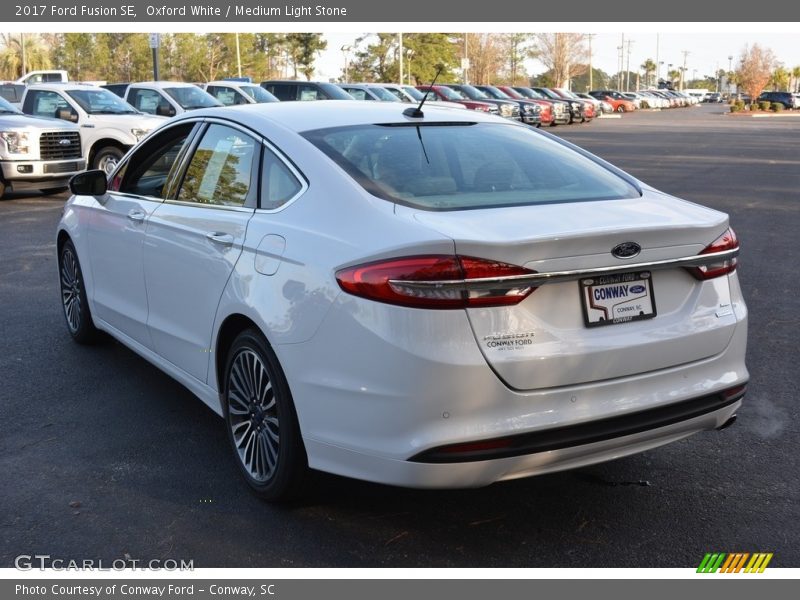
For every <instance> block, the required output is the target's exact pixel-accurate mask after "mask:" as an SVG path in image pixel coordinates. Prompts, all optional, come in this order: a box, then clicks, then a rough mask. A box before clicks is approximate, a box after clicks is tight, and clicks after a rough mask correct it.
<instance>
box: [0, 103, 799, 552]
mask: <svg viewBox="0 0 800 600" xmlns="http://www.w3.org/2000/svg"><path fill="white" fill-rule="evenodd" d="M723 109H724V107H723V106H721V105H719V106H716V105H711V106H709V105H706V106H702V107H699V108H691V109H680V110H672V111H662V112H644V111H642V112H637V113H635V114H626V115H622V118H621V119H600V120H598V121H596V122H594V123H591V124H589V125H575V126H571V127H557V128H554V129H550V131H551V132H553V133H555V134H557V135H561V136H563V137H564V138H566V139H568V140H570V141H572V142H575V143H577V144H579V145H581V146H584V147H585V148H587V149H588V150H590V151H592V152H595V153H596V154H598V155H600V156H602V157H603V158H605V159H607V160H609V161H611V162H612V163H614V164H616V165H618V166H619V167H622V168H623V169H626V170H628V171H629V172H630V173H632V174H633V175H635V176H637V177H639V178H640V179H642V180H644V181H645V182H647V183H649V184H651V185H653V186H655V187H657V188H660V189H662V190H664V191H666V192H669V193H672V194H675V195H678V196H681V197H684V198H687V199H689V200H694V201H697V202H699V203H701V204H705V205H708V206H711V207H714V208H718V209H720V210H723V211H726V212H728V213H730V215H731V222H732V225H733V226H734V228H735V229H736V231H737V233H738V234H739V237H740V241H741V245H742V256H741V259H740V271H739V272H740V278H741V282H742V287H743V289H744V294H745V296H746V299H747V302H748V306H749V309H750V338H749V346H748V367H749V369H750V372H751V384H750V387H749V393H748V395H747V396H746V398H745V401H744V406H743V407H742V409H741V410H740V411H739V420H738V422H737V423H736V424H735V425H734V426H733V427H731V428H729V429H726V430H724V431H722V432H709V433H704V434H699V435H696V436H693V437H692V438H689V439H687V440H684V441H681V442H677V443H674V444H671V445H669V446H667V447H664V448H660V449H657V450H653V451H650V452H647V453H645V454H642V455H638V456H633V457H629V458H625V459H620V460H617V461H614V462H610V463H605V464H602V465H597V466H593V467H590V468H584V469H580V470H577V471H571V472H565V473H559V474H554V475H547V476H541V477H537V478H530V479H524V480H518V481H512V482H505V483H500V484H496V485H493V486H491V487H488V488H484V489H478V490H463V491H417V490H405V489H397V488H392V487H386V486H380V485H373V484H368V483H363V482H357V481H353V480H349V479H343V478H338V477H333V476H328V475H323V474H316V475H315V476H314V477H313V480H312V489H311V491H310V494H309V496H308V497H307V498H306V499H305V500H304V501H303V502H301V503H298V504H295V505H292V506H285V507H276V506H272V505H269V504H266V503H264V502H261V501H259V500H258V499H256V498H255V497H254V496H253V495H252V494H251V493H250V492H249V490H248V489H247V487H246V485H245V483H244V482H243V481H242V480H240V477H239V475H238V473H237V470H236V466H235V464H234V462H233V458H232V456H231V455H230V451H229V448H228V445H227V439H226V437H225V431H224V429H223V423H222V421H221V420H220V419H219V418H218V417H217V416H216V415H214V414H213V413H212V412H211V411H210V410H209V409H208V408H206V407H205V406H204V405H203V404H202V402H200V401H198V400H197V399H195V398H194V397H193V396H192V394H190V393H189V392H188V391H187V390H185V389H184V388H182V387H181V386H180V385H179V384H177V383H175V382H174V381H172V380H171V379H170V378H169V377H167V376H166V375H164V374H162V373H161V372H160V371H159V370H158V369H156V368H155V367H152V366H150V365H149V364H148V363H146V362H145V361H144V360H143V359H140V358H139V357H137V356H136V355H135V354H133V353H132V352H131V351H129V350H127V349H126V348H125V347H123V346H122V345H120V344H118V343H116V342H114V341H111V340H107V341H105V342H103V343H101V344H99V345H97V346H94V347H81V346H78V345H76V344H74V343H73V342H72V341H71V340H70V339H69V336H68V334H67V331H66V326H65V324H64V318H63V315H62V313H61V308H60V305H59V298H58V293H57V277H56V256H55V243H54V242H55V239H54V231H55V226H56V223H57V221H58V218H59V216H60V212H61V207H62V205H63V202H64V200H65V198H66V195H60V196H54V197H44V196H42V197H24V196H20V195H12V196H10V197H7V198H6V199H4V200H2V201H0V307H2V313H0V340H2V353H0V378H1V379H2V388H0V389H2V392H0V398H2V399H1V400H0V422H1V423H2V429H0V431H1V432H2V433H1V434H0V566H3V567H8V566H13V562H14V557H16V556H17V555H20V554H49V555H51V556H52V557H54V558H63V559H65V560H69V559H75V560H82V559H89V558H94V559H97V558H101V559H104V560H106V561H111V560H114V559H120V558H124V557H126V555H127V556H129V557H131V558H133V559H140V560H150V559H162V560H163V559H166V558H174V559H178V560H180V559H183V560H194V565H195V567H230V566H237V567H693V566H695V567H696V566H697V564H699V562H700V560H701V559H702V557H703V554H704V553H706V552H712V551H721V552H733V551H743V552H774V553H775V555H774V558H773V560H772V563H771V566H772V567H800V485H799V484H798V480H799V479H800V444H799V443H798V438H799V437H800V436H799V434H798V422H800V418H798V417H799V416H800V415H799V414H798V412H799V411H798V402H797V396H798V394H797V390H798V388H799V387H800V376H799V374H800V367H798V362H800V350H798V337H799V336H798V334H800V293H798V283H797V279H798V277H797V274H796V273H795V271H796V269H797V266H798V262H799V261H800V251H799V250H798V232H800V119H789V118H784V119H737V118H732V117H726V116H724V115H723V114H722V111H723ZM120 268H121V269H124V268H125V265H124V264H120Z"/></svg>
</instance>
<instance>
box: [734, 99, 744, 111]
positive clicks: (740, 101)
mask: <svg viewBox="0 0 800 600" xmlns="http://www.w3.org/2000/svg"><path fill="white" fill-rule="evenodd" d="M735 104H736V106H738V107H739V110H744V100H737V101H736V102H735Z"/></svg>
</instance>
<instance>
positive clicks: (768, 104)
mask: <svg viewBox="0 0 800 600" xmlns="http://www.w3.org/2000/svg"><path fill="white" fill-rule="evenodd" d="M771 107H772V102H770V101H769V100H764V101H762V102H759V103H758V109H759V110H769V109H770V108H771Z"/></svg>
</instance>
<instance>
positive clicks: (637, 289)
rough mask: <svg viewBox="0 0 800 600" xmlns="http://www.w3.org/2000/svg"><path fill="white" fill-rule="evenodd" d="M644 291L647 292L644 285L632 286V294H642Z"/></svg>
mask: <svg viewBox="0 0 800 600" xmlns="http://www.w3.org/2000/svg"><path fill="white" fill-rule="evenodd" d="M644 290H645V287H644V286H643V285H638V284H637V285H632V286H631V294H641V293H643V292H644Z"/></svg>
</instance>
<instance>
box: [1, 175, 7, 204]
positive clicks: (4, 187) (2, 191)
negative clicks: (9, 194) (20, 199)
mask: <svg viewBox="0 0 800 600" xmlns="http://www.w3.org/2000/svg"><path fill="white" fill-rule="evenodd" d="M5 195H6V182H5V181H3V180H2V179H0V200H2V199H3V196H5Z"/></svg>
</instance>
